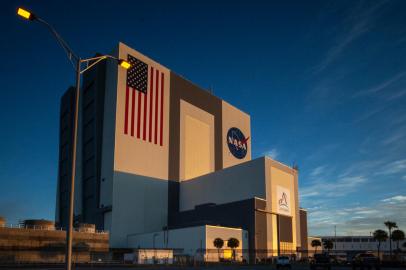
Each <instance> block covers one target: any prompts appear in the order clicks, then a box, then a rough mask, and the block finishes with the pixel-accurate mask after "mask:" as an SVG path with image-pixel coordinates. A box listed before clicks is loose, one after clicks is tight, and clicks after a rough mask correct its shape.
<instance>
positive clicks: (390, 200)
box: [382, 195, 406, 204]
mask: <svg viewBox="0 0 406 270" xmlns="http://www.w3.org/2000/svg"><path fill="white" fill-rule="evenodd" d="M382 201H383V202H387V203H390V204H394V203H399V202H406V196H403V195H397V196H393V197H390V198H386V199H383V200H382Z"/></svg>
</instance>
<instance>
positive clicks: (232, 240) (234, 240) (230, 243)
mask: <svg viewBox="0 0 406 270" xmlns="http://www.w3.org/2000/svg"><path fill="white" fill-rule="evenodd" d="M227 246H228V247H229V248H231V249H232V250H233V260H234V261H235V249H236V248H238V247H239V246H240V241H238V239H237V238H233V237H231V238H230V239H228V241H227Z"/></svg>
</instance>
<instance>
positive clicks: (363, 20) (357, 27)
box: [314, 1, 386, 73]
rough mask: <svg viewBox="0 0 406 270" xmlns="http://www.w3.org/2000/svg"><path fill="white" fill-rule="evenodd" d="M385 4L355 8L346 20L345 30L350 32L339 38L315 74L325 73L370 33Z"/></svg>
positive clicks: (363, 5)
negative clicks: (343, 54)
mask: <svg viewBox="0 0 406 270" xmlns="http://www.w3.org/2000/svg"><path fill="white" fill-rule="evenodd" d="M368 3H369V2H368ZM385 3H386V1H381V2H378V3H377V4H375V5H372V6H368V7H365V4H364V3H361V4H360V5H359V6H358V7H357V8H353V9H352V11H351V12H349V14H348V16H347V18H346V19H345V20H344V24H346V27H345V28H347V29H349V31H347V32H345V33H342V34H341V35H338V36H339V38H338V39H337V40H336V42H335V45H334V46H332V47H331V48H330V49H329V50H328V51H327V53H326V55H325V57H324V58H323V60H322V61H321V62H320V63H319V64H318V65H317V66H316V67H315V68H314V73H320V72H322V71H324V70H325V69H326V68H327V67H329V66H330V65H331V64H332V63H333V62H334V61H335V60H336V59H337V58H339V57H340V55H341V54H342V53H343V51H344V50H345V49H347V48H348V47H349V46H350V45H351V44H352V43H353V42H354V41H355V40H357V39H358V38H359V37H361V36H362V35H363V34H364V33H366V32H368V31H369V30H370V29H371V28H372V26H373V20H374V18H375V13H376V11H377V10H379V8H380V7H381V6H382V5H384V4H385Z"/></svg>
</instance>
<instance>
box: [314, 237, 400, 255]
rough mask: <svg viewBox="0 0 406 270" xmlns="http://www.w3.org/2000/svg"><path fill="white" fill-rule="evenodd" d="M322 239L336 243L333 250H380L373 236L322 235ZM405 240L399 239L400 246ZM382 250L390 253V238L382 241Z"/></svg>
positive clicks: (393, 245) (395, 243)
mask: <svg viewBox="0 0 406 270" xmlns="http://www.w3.org/2000/svg"><path fill="white" fill-rule="evenodd" d="M321 239H322V241H325V240H331V241H332V242H333V243H334V247H333V249H332V251H333V252H334V251H337V252H353V253H359V252H366V251H377V250H378V241H376V240H375V239H374V238H373V237H371V236H337V237H334V236H322V237H321ZM405 242H406V240H402V241H399V248H402V245H403V243H405ZM395 249H397V242H394V241H392V250H393V251H394V250H395ZM380 250H381V252H382V253H389V250H390V245H389V240H387V241H385V242H382V243H381V246H380Z"/></svg>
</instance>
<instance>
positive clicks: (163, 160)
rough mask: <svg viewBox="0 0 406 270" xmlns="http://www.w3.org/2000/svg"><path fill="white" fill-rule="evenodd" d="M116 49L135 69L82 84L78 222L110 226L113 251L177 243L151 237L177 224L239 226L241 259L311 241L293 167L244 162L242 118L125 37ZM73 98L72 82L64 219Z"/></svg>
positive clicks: (62, 216) (247, 147)
mask: <svg viewBox="0 0 406 270" xmlns="http://www.w3.org/2000/svg"><path fill="white" fill-rule="evenodd" d="M112 54H113V55H114V56H116V57H119V58H123V59H127V60H128V61H129V62H130V63H131V64H132V66H131V68H130V69H129V70H124V69H121V68H119V67H117V65H116V63H113V62H111V61H106V62H104V63H100V64H97V65H96V66H95V67H94V68H92V69H91V70H89V72H88V73H87V74H85V77H84V81H83V85H82V89H81V104H80V108H79V110H80V115H79V126H80V127H79V131H78V132H79V133H78V149H77V150H78V158H77V164H76V168H77V171H76V182H75V190H76V193H75V195H76V196H75V219H76V220H77V221H81V222H86V223H94V224H96V226H97V228H98V229H104V230H108V231H110V245H111V247H118V248H120V247H142V246H149V247H150V246H151V245H154V247H155V248H158V247H161V246H159V245H164V246H163V247H170V248H182V247H181V246H178V245H181V244H179V243H180V242H176V241H175V242H176V243H175V242H173V241H172V242H170V240H168V239H166V240H165V241H161V242H160V241H159V237H158V236H157V235H161V234H163V233H164V232H165V233H166V232H173V233H175V230H177V232H176V234H177V235H178V236H177V237H181V235H182V234H181V233H180V234H179V232H181V231H179V230H180V229H184V230H186V228H192V227H199V226H200V227H201V228H209V229H207V230H209V231H210V232H211V231H215V232H216V233H217V234H218V235H219V236H221V235H229V232H231V231H232V230H231V231H230V229H240V232H238V233H236V236H235V237H239V238H240V240H241V241H242V242H243V244H242V245H241V247H244V246H247V247H248V248H249V250H251V251H252V252H251V253H252V254H251V256H250V258H249V259H253V258H255V257H257V258H258V256H262V258H266V257H269V256H273V255H275V254H277V252H278V251H284V252H288V253H295V252H296V250H297V249H298V248H300V247H301V239H307V227H305V226H302V227H303V228H306V229H303V228H302V229H301V223H302V224H304V222H305V220H304V219H305V217H306V215H302V220H300V215H299V201H298V198H299V197H298V192H299V190H298V172H297V170H295V169H293V168H291V167H289V166H286V165H284V164H281V163H279V162H277V161H274V160H272V159H270V158H267V157H262V158H258V159H255V160H251V141H252V137H251V126H250V116H249V115H248V114H247V113H245V112H243V111H241V110H239V109H238V108H236V107H234V106H232V105H230V104H229V103H227V102H226V101H224V100H221V99H220V98H218V97H216V96H214V95H213V94H212V93H210V92H208V91H206V90H204V89H201V88H200V87H198V86H196V85H194V84H193V83H191V82H190V81H188V80H186V79H184V78H183V77H181V76H179V75H177V74H176V73H174V72H173V71H171V70H170V69H168V68H167V67H165V66H163V65H161V64H159V63H157V62H155V61H154V60H152V59H150V58H148V57H146V56H145V55H143V54H141V53H139V52H138V51H136V50H133V49H131V48H130V47H128V46H126V45H124V44H122V43H120V44H118V46H117V47H116V48H115V49H114V51H113V53H112ZM73 99H74V91H73V89H70V90H68V91H67V92H66V94H65V95H64V97H63V98H62V101H61V119H60V123H61V125H60V156H59V179H58V198H57V211H56V218H57V221H59V222H60V224H61V225H66V221H67V219H66V217H67V211H68V208H67V207H68V194H69V184H68V183H69V172H70V169H69V168H70V164H71V157H70V155H71V151H72V147H71V138H72V119H73V114H72V112H73V111H74V108H73V104H74V103H73ZM202 226H203V227H202ZM207 226H212V227H207ZM213 226H215V227H213ZM211 228H216V229H215V230H214V229H211ZM218 228H223V230H220V229H218ZM207 230H205V231H207ZM184 232H185V234H184V235H185V237H187V233H186V231H184ZM233 232H234V231H233ZM244 232H246V233H247V237H246V239H245V238H244V237H245V236H244ZM203 235H206V234H203ZM304 236H305V237H304ZM166 237H167V236H166ZM202 237H203V236H202ZM223 237H225V236H223ZM204 238H205V239H204V241H206V237H205V236H204ZM137 239H138V240H137ZM148 239H149V240H148ZM137 241H138V242H137ZM148 241H149V242H148ZM147 242H148V243H147ZM206 242H207V241H206ZM170 243H173V244H170ZM170 245H171V246H170ZM241 247H240V248H241ZM195 248H199V246H197V247H195ZM254 250H266V251H268V252H262V253H261V255H259V253H258V254H256V253H253V252H254Z"/></svg>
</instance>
